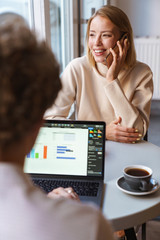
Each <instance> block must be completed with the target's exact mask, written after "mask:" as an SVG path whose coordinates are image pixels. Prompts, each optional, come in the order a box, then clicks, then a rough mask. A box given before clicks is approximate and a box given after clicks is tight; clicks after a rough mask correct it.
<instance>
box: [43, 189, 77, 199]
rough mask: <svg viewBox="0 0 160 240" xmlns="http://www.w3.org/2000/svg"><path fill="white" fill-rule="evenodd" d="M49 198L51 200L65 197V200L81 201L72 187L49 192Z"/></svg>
mask: <svg viewBox="0 0 160 240" xmlns="http://www.w3.org/2000/svg"><path fill="white" fill-rule="evenodd" d="M47 196H48V197H50V198H60V197H64V198H69V199H74V200H79V197H78V195H77V193H76V192H75V191H74V190H73V188H71V187H68V188H62V187H59V188H56V189H54V190H52V191H51V192H49V193H48V195H47Z"/></svg>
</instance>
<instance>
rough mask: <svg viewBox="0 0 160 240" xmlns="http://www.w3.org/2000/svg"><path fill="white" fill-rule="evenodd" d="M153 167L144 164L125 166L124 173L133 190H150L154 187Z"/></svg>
mask: <svg viewBox="0 0 160 240" xmlns="http://www.w3.org/2000/svg"><path fill="white" fill-rule="evenodd" d="M152 173H153V172H152V169H151V168H149V167H146V166H143V165H131V166H128V167H125V168H124V170H123V175H124V179H125V181H126V183H127V184H128V185H129V187H130V188H131V189H133V190H141V191H149V190H150V189H151V188H152V184H151V181H150V180H151V177H152Z"/></svg>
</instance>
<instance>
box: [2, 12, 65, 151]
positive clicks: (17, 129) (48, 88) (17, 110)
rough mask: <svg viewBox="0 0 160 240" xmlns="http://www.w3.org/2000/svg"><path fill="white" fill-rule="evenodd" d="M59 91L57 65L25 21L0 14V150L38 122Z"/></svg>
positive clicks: (47, 48) (45, 46)
mask: <svg viewBox="0 0 160 240" xmlns="http://www.w3.org/2000/svg"><path fill="white" fill-rule="evenodd" d="M60 88H61V83H60V79H59V65H58V63H57V61H56V59H55V57H54V55H53V53H52V52H51V50H50V49H49V47H48V46H47V44H46V43H45V42H39V41H38V40H37V38H36V36H35V34H34V33H33V32H32V31H31V30H30V29H29V27H28V26H27V24H26V22H25V20H24V19H23V18H22V17H20V16H18V15H16V14H15V15H14V14H11V15H10V14H9V13H6V14H0V147H3V146H4V147H5V146H8V145H10V144H12V142H14V141H17V140H20V139H21V138H22V137H23V136H25V135H26V134H27V132H28V131H29V130H31V128H32V127H33V126H34V124H36V123H37V122H38V121H40V120H41V119H42V117H43V114H44V112H45V110H46V109H47V108H49V107H50V106H51V105H52V104H53V102H54V100H55V98H56V97H57V94H58V91H59V90H60Z"/></svg>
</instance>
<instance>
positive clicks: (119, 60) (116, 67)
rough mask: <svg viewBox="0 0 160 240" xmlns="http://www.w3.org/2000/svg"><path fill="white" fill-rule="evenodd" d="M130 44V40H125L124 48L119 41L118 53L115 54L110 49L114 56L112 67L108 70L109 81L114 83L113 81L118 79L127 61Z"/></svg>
mask: <svg viewBox="0 0 160 240" xmlns="http://www.w3.org/2000/svg"><path fill="white" fill-rule="evenodd" d="M128 44H129V43H128V39H125V41H124V47H123V48H122V45H121V44H120V42H119V41H118V42H117V46H118V52H115V51H114V50H113V49H112V48H111V49H110V52H111V54H112V56H113V61H112V63H111V65H110V67H109V68H108V71H107V74H106V79H107V81H109V82H112V81H113V80H115V79H117V77H118V74H119V72H120V70H121V69H122V67H123V65H124V62H125V59H126V55H127V51H128V48H129V45H128Z"/></svg>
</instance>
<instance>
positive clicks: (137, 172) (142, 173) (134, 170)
mask: <svg viewBox="0 0 160 240" xmlns="http://www.w3.org/2000/svg"><path fill="white" fill-rule="evenodd" d="M126 173H127V174H128V175H131V176H136V177H144V176H148V175H149V172H147V171H146V170H145V169H140V168H132V169H128V170H127V171H126Z"/></svg>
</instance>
